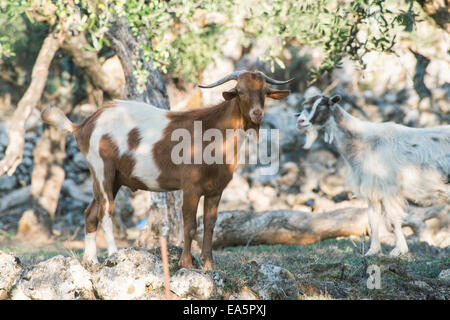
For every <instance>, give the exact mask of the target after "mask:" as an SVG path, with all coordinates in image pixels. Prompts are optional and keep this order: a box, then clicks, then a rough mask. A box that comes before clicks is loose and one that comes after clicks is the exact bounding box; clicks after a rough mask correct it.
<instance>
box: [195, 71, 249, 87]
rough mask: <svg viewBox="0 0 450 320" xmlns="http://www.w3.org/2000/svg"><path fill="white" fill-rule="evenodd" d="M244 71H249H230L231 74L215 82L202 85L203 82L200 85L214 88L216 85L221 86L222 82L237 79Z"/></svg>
mask: <svg viewBox="0 0 450 320" xmlns="http://www.w3.org/2000/svg"><path fill="white" fill-rule="evenodd" d="M244 72H247V71H245V70H240V71H235V72H233V73H230V74H229V75H227V76H225V77H223V78H222V79H220V80H217V81H216V82H214V83H211V84H208V85H201V84H199V85H198V86H199V87H200V88H214V87H217V86H220V85H221V84H223V83H225V82H228V81H230V80H237V79H238V77H239V76H240V75H241V74H242V73H244Z"/></svg>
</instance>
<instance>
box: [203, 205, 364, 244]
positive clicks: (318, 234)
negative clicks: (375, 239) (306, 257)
mask: <svg viewBox="0 0 450 320" xmlns="http://www.w3.org/2000/svg"><path fill="white" fill-rule="evenodd" d="M200 220H202V218H201V217H200ZM198 225H199V228H198V229H197V235H196V240H197V241H198V243H202V237H203V223H202V221H199V224H198ZM366 228H367V209H366V208H345V209H340V210H335V211H331V212H320V213H312V214H311V213H307V212H302V211H292V210H278V211H266V212H262V213H250V212H248V211H244V210H236V211H223V212H220V213H219V216H218V218H217V222H216V226H215V228H214V237H213V246H214V248H223V247H229V246H237V245H248V244H250V243H251V244H253V245H255V244H280V243H281V244H304V245H306V244H311V243H314V242H317V241H320V240H325V239H328V238H336V237H347V236H351V235H361V234H362V233H365V232H366Z"/></svg>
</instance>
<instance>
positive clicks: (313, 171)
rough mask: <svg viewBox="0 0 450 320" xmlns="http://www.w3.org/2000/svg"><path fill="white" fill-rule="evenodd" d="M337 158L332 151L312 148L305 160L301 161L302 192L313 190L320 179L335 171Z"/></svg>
mask: <svg viewBox="0 0 450 320" xmlns="http://www.w3.org/2000/svg"><path fill="white" fill-rule="evenodd" d="M336 166H337V159H336V157H335V156H334V154H333V153H332V152H331V151H328V150H323V149H322V150H312V151H310V152H308V155H307V157H306V159H305V161H302V162H301V163H300V178H299V185H300V191H301V192H302V193H308V192H311V191H313V190H314V189H316V188H317V186H318V185H320V181H321V180H322V179H323V178H324V177H326V176H327V175H329V174H332V173H333V172H335V169H336Z"/></svg>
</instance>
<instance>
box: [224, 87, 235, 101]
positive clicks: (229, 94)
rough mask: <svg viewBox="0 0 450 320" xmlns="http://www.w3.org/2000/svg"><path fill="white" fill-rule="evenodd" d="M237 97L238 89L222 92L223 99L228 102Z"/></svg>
mask: <svg viewBox="0 0 450 320" xmlns="http://www.w3.org/2000/svg"><path fill="white" fill-rule="evenodd" d="M237 95H238V93H237V90H236V88H233V89H231V90H228V91H224V92H222V97H223V98H224V99H225V100H227V101H228V100H231V99H233V98H234V97H236V96H237Z"/></svg>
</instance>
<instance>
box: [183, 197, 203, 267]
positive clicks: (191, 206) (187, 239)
mask: <svg viewBox="0 0 450 320" xmlns="http://www.w3.org/2000/svg"><path fill="white" fill-rule="evenodd" d="M199 199H200V194H199V193H198V192H195V191H193V190H189V189H183V207H182V211H183V233H184V244H183V253H182V254H181V258H180V261H179V265H180V267H182V268H189V269H192V259H191V244H192V239H193V238H194V236H195V233H196V232H197V206H198V201H199Z"/></svg>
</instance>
